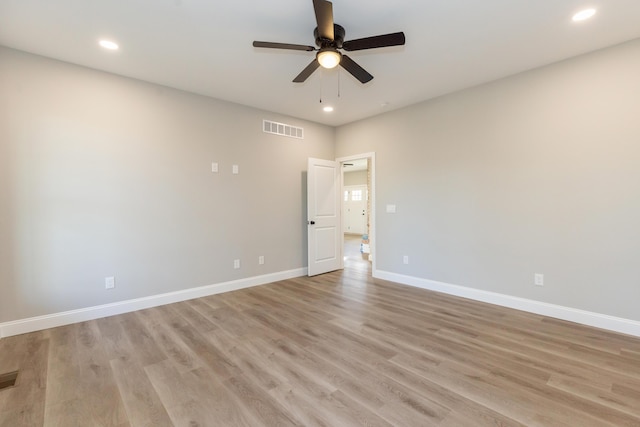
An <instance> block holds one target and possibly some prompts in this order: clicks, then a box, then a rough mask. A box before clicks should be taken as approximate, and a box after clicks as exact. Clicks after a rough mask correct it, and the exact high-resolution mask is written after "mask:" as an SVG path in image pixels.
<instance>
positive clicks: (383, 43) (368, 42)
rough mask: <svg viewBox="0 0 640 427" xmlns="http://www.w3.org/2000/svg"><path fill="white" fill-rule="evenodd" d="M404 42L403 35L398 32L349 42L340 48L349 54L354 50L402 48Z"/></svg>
mask: <svg viewBox="0 0 640 427" xmlns="http://www.w3.org/2000/svg"><path fill="white" fill-rule="evenodd" d="M404 42H405V38H404V33H403V32H399V33H391V34H383V35H381V36H373V37H365V38H363V39H356V40H349V41H346V42H344V43H343V44H342V48H343V49H344V50H346V51H347V52H351V51H354V50H364V49H375V48H378V47H389V46H402V45H403V44H404Z"/></svg>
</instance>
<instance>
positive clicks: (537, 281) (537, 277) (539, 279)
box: [533, 273, 544, 286]
mask: <svg viewBox="0 0 640 427" xmlns="http://www.w3.org/2000/svg"><path fill="white" fill-rule="evenodd" d="M533 284H534V285H536V286H544V274H540V273H536V274H534V275H533Z"/></svg>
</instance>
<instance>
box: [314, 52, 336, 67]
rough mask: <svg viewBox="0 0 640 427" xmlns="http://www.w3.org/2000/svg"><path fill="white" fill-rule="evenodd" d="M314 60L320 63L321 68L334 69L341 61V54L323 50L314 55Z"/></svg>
mask: <svg viewBox="0 0 640 427" xmlns="http://www.w3.org/2000/svg"><path fill="white" fill-rule="evenodd" d="M316 59H317V60H318V62H319V63H320V66H321V67H324V68H328V69H331V68H336V67H337V66H338V64H340V61H342V54H341V53H340V52H338V51H337V50H333V49H330V48H325V49H320V51H319V52H318V54H317V55H316Z"/></svg>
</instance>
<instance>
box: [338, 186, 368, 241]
mask: <svg viewBox="0 0 640 427" xmlns="http://www.w3.org/2000/svg"><path fill="white" fill-rule="evenodd" d="M343 206H344V209H343V210H342V220H343V224H344V225H343V227H342V229H343V230H344V232H345V233H350V234H365V233H366V230H367V186H366V185H349V186H345V187H344V200H343Z"/></svg>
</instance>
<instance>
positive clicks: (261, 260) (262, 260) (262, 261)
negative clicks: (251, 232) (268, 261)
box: [258, 255, 264, 265]
mask: <svg viewBox="0 0 640 427" xmlns="http://www.w3.org/2000/svg"><path fill="white" fill-rule="evenodd" d="M258 264H260V265H263V264H264V255H260V256H259V257H258Z"/></svg>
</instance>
